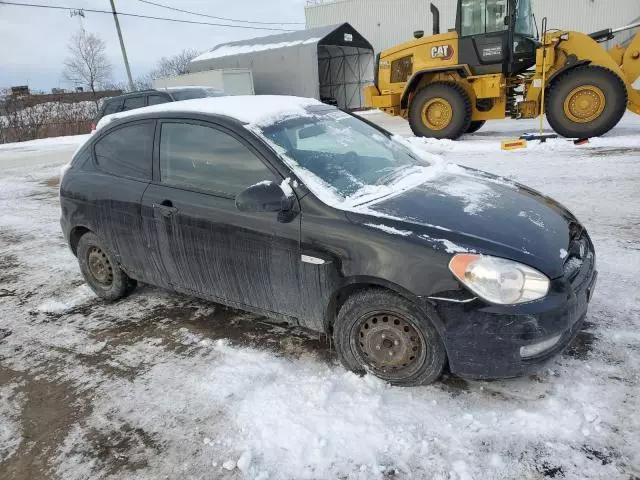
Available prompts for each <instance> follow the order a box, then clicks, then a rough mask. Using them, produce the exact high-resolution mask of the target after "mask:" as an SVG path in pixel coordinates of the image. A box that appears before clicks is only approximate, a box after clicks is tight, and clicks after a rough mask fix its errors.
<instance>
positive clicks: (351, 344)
mask: <svg viewBox="0 0 640 480" xmlns="http://www.w3.org/2000/svg"><path fill="white" fill-rule="evenodd" d="M333 336H334V342H335V345H336V351H337V352H338V355H339V357H340V360H341V362H342V364H343V365H344V367H345V368H347V369H348V370H351V371H353V372H355V373H358V374H364V373H366V372H369V373H371V374H373V375H375V376H377V377H379V378H381V379H383V380H385V381H387V382H389V383H391V384H393V385H398V386H416V385H425V384H428V383H432V382H434V381H435V380H437V379H438V378H439V377H440V375H441V374H442V370H443V368H444V365H445V362H446V358H447V357H446V353H445V349H444V345H443V343H442V340H441V339H440V335H439V334H438V332H437V331H436V329H435V327H434V326H433V324H432V323H431V322H430V321H429V319H428V318H427V317H426V316H425V315H424V313H423V312H422V311H421V310H420V309H419V308H417V306H416V305H414V304H413V303H411V302H410V301H408V300H406V299H404V298H402V297H399V296H397V295H395V294H393V293H391V292H388V291H385V290H367V291H364V292H358V293H355V294H353V295H352V296H351V297H349V298H348V299H347V301H346V302H345V303H344V305H343V306H342V308H341V309H340V312H339V313H338V318H337V319H336V322H335V325H334V332H333Z"/></svg>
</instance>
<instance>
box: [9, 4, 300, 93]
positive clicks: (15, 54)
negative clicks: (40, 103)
mask: <svg viewBox="0 0 640 480" xmlns="http://www.w3.org/2000/svg"><path fill="white" fill-rule="evenodd" d="M14 1H16V2H20V3H37V4H41V5H61V6H65V7H72V8H91V9H99V10H110V3H109V0H52V1H47V0H14ZM153 1H154V3H160V4H165V5H170V6H173V7H177V8H181V9H183V10H192V11H195V12H200V13H206V14H209V15H215V16H219V17H227V18H234V19H241V20H252V21H260V22H301V24H300V25H265V26H267V27H273V28H292V29H299V28H304V4H305V0H235V1H233V0H153ZM115 2H116V8H117V10H118V11H121V12H125V13H136V14H142V15H151V16H158V17H171V18H179V19H186V20H194V21H205V22H214V23H230V22H223V21H219V20H215V19H211V18H204V17H198V16H194V15H188V14H185V13H179V12H175V11H171V10H167V9H164V8H161V7H156V6H153V5H148V4H145V3H142V2H140V1H139V0H115ZM119 20H120V27H121V29H122V35H123V37H124V41H125V46H126V49H127V56H128V57H129V64H130V65H131V71H132V75H133V77H134V78H135V77H137V76H140V75H143V74H145V73H147V72H148V71H149V70H151V69H152V68H153V66H154V65H155V63H156V62H157V60H158V59H159V58H160V57H163V56H171V55H173V54H176V53H179V52H180V51H182V50H183V49H186V48H192V49H196V50H199V51H200V50H202V51H204V50H208V49H210V48H212V47H213V46H215V45H217V44H219V43H224V42H229V41H233V40H241V39H246V38H253V37H259V36H265V35H270V34H275V33H280V32H277V31H268V30H250V29H244V28H229V27H217V26H209V25H190V24H182V23H173V22H163V21H156V20H148V19H139V18H133V17H124V16H120V17H119ZM81 24H82V26H83V27H84V29H85V30H86V31H88V32H91V33H94V34H97V35H98V36H99V37H100V38H102V39H103V40H104V41H105V42H106V45H107V50H106V54H107V56H108V58H109V61H110V62H111V64H112V65H113V77H114V80H115V81H119V82H123V81H125V79H126V74H125V69H124V63H123V60H122V54H121V53H120V44H119V42H118V36H117V33H116V28H115V24H114V21H113V16H112V15H111V14H108V15H107V14H102V13H91V12H85V17H84V18H83V19H80V17H78V16H75V17H71V15H70V12H69V11H68V10H51V9H44V8H27V7H18V6H12V5H2V4H0V88H2V87H10V86H12V85H28V86H29V87H30V88H31V89H32V90H44V91H49V90H50V89H51V88H53V87H58V88H60V87H62V88H69V87H71V85H69V84H68V83H66V82H65V81H64V80H63V78H62V68H63V61H64V59H65V57H66V56H67V55H68V52H67V45H68V43H69V39H70V38H71V36H72V35H73V34H74V33H75V32H76V31H77V30H78V29H79V28H80V26H81ZM236 25H247V24H242V23H236Z"/></svg>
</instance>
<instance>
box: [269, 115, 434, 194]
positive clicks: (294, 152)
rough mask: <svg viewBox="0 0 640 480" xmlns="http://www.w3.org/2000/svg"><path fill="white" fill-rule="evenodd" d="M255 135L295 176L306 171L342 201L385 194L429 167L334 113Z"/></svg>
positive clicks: (348, 117)
mask: <svg viewBox="0 0 640 480" xmlns="http://www.w3.org/2000/svg"><path fill="white" fill-rule="evenodd" d="M260 131H261V133H262V135H263V136H264V137H266V138H267V139H268V140H269V141H270V142H272V143H274V144H275V145H277V146H278V147H280V149H282V150H283V152H280V153H284V154H285V159H286V158H288V159H289V160H290V161H291V160H292V161H293V162H295V165H289V166H293V167H294V171H296V169H298V170H299V169H302V171H303V173H305V172H311V173H312V174H313V175H314V176H315V177H317V178H319V179H321V180H322V182H320V184H323V185H324V186H327V185H328V186H329V187H330V188H331V189H332V190H333V193H334V194H335V193H337V195H338V196H339V197H340V199H341V200H345V199H352V200H353V199H355V198H364V197H367V198H368V199H371V198H373V197H378V198H379V197H380V196H384V195H387V194H389V193H390V189H389V186H392V185H393V184H395V183H397V182H399V181H400V180H401V179H403V178H405V177H407V176H409V175H414V174H421V173H423V170H424V169H425V168H426V167H429V165H430V163H429V162H428V161H426V160H424V159H422V158H420V156H419V155H416V154H414V153H413V152H412V151H411V150H410V149H409V148H407V147H405V146H404V145H403V144H402V143H400V142H398V141H395V140H393V139H391V138H389V137H388V136H387V135H386V134H383V133H381V132H380V131H379V130H378V129H376V128H374V127H372V126H371V125H369V124H367V123H365V122H363V121H362V120H360V119H358V118H356V117H353V116H351V115H349V114H347V113H344V112H342V111H340V110H336V109H327V110H322V111H315V112H313V113H312V114H310V115H309V116H304V117H296V118H289V119H287V120H284V121H280V122H278V123H275V124H273V125H270V126H267V127H263V128H261V129H260ZM302 180H304V179H302ZM307 186H309V187H310V188H312V187H311V186H310V185H307ZM312 190H313V188H312ZM314 193H315V192H314Z"/></svg>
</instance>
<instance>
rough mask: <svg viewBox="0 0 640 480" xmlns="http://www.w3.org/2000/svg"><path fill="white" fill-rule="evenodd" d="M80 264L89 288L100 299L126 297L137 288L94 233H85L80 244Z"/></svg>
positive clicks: (109, 299) (111, 299)
mask: <svg viewBox="0 0 640 480" xmlns="http://www.w3.org/2000/svg"><path fill="white" fill-rule="evenodd" d="M77 252H78V264H79V265H80V271H81V272H82V275H83V276H84V279H85V280H86V282H87V284H88V285H89V287H91V290H93V291H94V292H95V293H96V295H98V296H99V297H100V298H102V299H104V300H108V301H114V300H118V299H120V298H122V297H125V296H126V295H128V294H129V293H131V292H132V291H133V289H134V288H135V285H136V283H135V280H132V279H130V278H129V277H128V276H127V275H126V274H125V273H124V272H123V271H122V269H121V268H120V266H119V265H118V263H117V262H116V260H115V259H114V258H113V255H111V254H110V253H109V252H108V251H107V250H106V249H105V248H104V246H103V245H102V242H101V241H100V239H99V238H98V237H97V236H96V235H95V234H94V233H92V232H87V233H85V234H84V235H83V236H82V237H80V241H79V242H78V249H77Z"/></svg>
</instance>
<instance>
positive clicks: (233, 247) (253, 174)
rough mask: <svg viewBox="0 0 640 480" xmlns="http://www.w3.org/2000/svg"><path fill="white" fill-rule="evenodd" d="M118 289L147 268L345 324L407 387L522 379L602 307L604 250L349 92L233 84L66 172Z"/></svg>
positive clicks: (151, 115) (361, 357)
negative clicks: (249, 92) (417, 143)
mask: <svg viewBox="0 0 640 480" xmlns="http://www.w3.org/2000/svg"><path fill="white" fill-rule="evenodd" d="M60 202H61V206H62V221H61V223H62V229H63V231H64V235H65V237H66V238H67V240H68V242H69V245H70V247H71V250H72V251H73V253H74V254H75V255H76V256H77V258H78V261H79V264H80V269H81V270H82V273H83V275H84V277H85V278H86V280H87V283H88V284H89V286H90V287H91V288H92V289H93V290H94V291H95V292H96V293H97V294H98V295H99V296H100V297H102V298H104V299H108V300H115V299H118V298H121V297H123V296H125V295H127V294H128V293H129V292H130V291H131V290H132V289H133V288H134V287H135V285H136V282H137V281H141V282H145V283H149V284H152V285H157V286H159V287H163V288H166V289H171V290H174V291H178V292H183V293H188V294H192V295H194V296H198V297H201V298H204V299H211V300H214V301H216V302H220V303H224V304H227V305H230V306H234V307H239V308H241V309H246V310H250V311H254V312H259V313H261V314H264V315H267V316H271V317H276V318H280V319H284V320H287V321H289V322H292V323H296V324H299V325H302V326H304V327H307V328H310V329H312V330H316V331H319V332H324V333H327V334H330V335H332V336H333V339H334V344H335V346H336V350H337V352H338V354H339V356H340V359H341V361H342V363H343V364H344V366H345V367H346V368H348V369H350V370H352V371H355V372H359V373H364V372H370V373H372V374H374V375H376V376H378V377H380V378H382V379H384V380H386V381H389V382H391V383H392V384H395V385H419V384H425V383H429V382H432V381H434V380H436V379H437V378H438V377H439V375H440V374H441V372H442V371H443V368H444V367H445V365H446V364H447V363H448V366H449V368H450V370H451V371H452V372H453V373H455V374H458V375H462V376H468V377H474V378H496V377H509V376H517V375H522V374H525V373H527V372H530V371H532V370H534V369H535V368H536V367H538V366H539V365H540V364H541V363H542V362H544V361H546V360H547V359H549V358H550V357H552V356H553V355H555V354H557V353H558V352H560V351H561V350H562V349H563V348H564V347H566V346H567V344H568V343H569V342H570V341H571V339H572V338H573V336H574V335H575V334H576V332H577V331H578V329H579V328H580V325H581V323H582V321H583V319H584V317H585V314H586V311H587V303H588V301H589V299H590V297H591V294H592V291H593V286H594V283H595V279H596V269H595V253H594V249H593V245H592V243H591V240H590V239H589V236H588V235H587V232H586V231H585V229H584V228H583V227H582V226H581V225H580V223H579V222H578V220H576V218H575V217H574V216H573V215H572V214H571V213H570V212H569V211H568V210H567V209H565V208H564V207H562V206H561V205H559V204H558V203H557V202H555V201H554V200H552V199H550V198H548V197H545V196H543V195H541V194H540V193H537V192H535V191H533V190H531V189H529V188H527V187H524V186H521V185H518V184H515V183H513V182H511V181H508V180H506V179H504V178H500V177H495V176H493V175H490V174H487V173H483V172H480V171H476V170H471V169H467V168H463V167H460V166H457V165H449V164H445V163H444V162H442V161H441V160H439V159H438V158H437V157H432V156H431V155H429V154H428V153H425V152H424V151H422V150H419V149H417V148H415V147H414V144H412V143H409V142H408V141H407V140H403V139H399V138H396V137H393V136H392V135H391V134H389V133H388V132H386V131H385V130H383V129H381V128H379V127H377V126H375V125H373V124H371V123H369V122H367V121H365V120H362V119H360V118H358V117H354V116H351V115H349V114H346V113H344V112H342V111H340V110H338V109H336V108H335V107H331V106H327V105H323V104H321V103H319V102H317V101H315V100H310V99H301V98H295V97H271V96H252V97H223V98H212V99H201V100H188V101H185V102H176V103H169V104H165V105H158V106H155V107H148V108H144V109H139V110H135V111H131V112H126V113H123V114H121V115H116V116H115V119H114V120H113V121H111V122H109V123H108V124H106V125H105V126H104V127H101V128H99V129H98V131H97V132H96V133H95V134H94V135H93V136H92V137H91V138H90V139H89V140H88V141H87V143H86V144H85V145H84V146H83V147H81V148H80V149H79V151H78V152H77V153H76V154H75V156H74V157H73V159H72V161H71V163H70V166H69V167H68V169H67V171H66V173H65V174H64V176H63V178H62V181H61V189H60Z"/></svg>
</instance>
